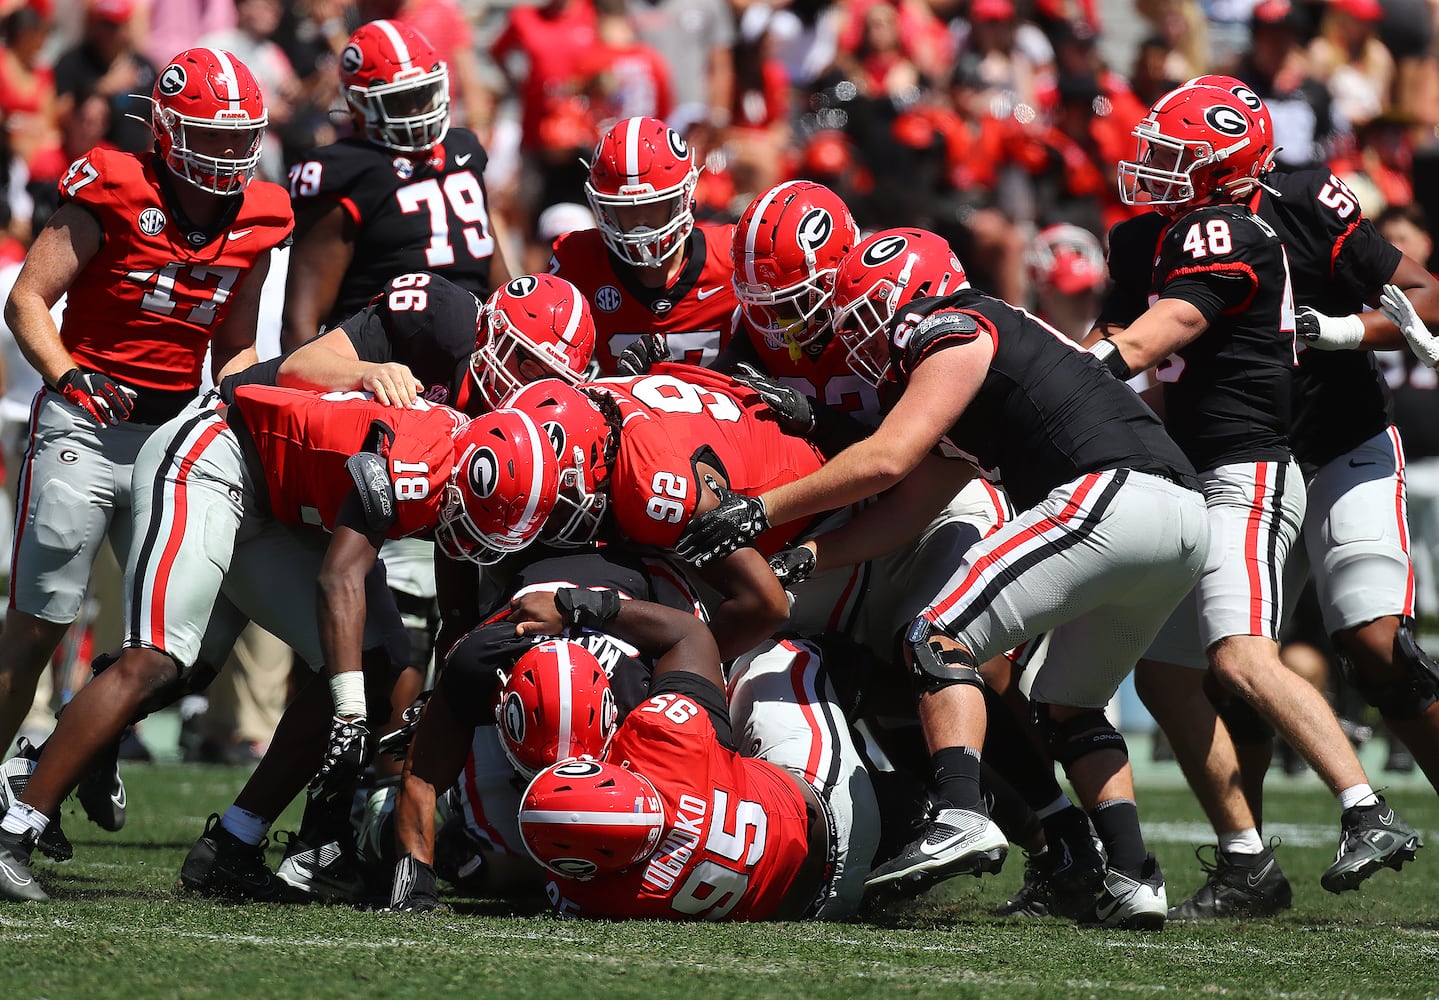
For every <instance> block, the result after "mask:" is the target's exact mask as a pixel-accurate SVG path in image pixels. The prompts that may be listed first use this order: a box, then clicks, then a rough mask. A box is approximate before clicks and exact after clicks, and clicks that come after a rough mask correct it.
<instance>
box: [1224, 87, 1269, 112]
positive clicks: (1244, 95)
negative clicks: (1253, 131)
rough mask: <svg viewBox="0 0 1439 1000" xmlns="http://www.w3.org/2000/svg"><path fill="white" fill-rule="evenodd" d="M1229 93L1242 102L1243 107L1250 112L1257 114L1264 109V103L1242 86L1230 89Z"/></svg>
mask: <svg viewBox="0 0 1439 1000" xmlns="http://www.w3.org/2000/svg"><path fill="white" fill-rule="evenodd" d="M1229 92H1230V93H1231V94H1233V95H1234V96H1235V97H1237V98H1239V99H1240V100H1241V101H1243V102H1244V106H1245V107H1246V108H1248V109H1249V110H1250V111H1254V112H1258V111H1259V110H1260V109H1261V108H1263V107H1264V102H1263V101H1261V100H1260V99H1259V95H1258V94H1256V93H1255V92H1254V91H1252V90H1250V89H1249V88H1248V87H1245V86H1243V85H1242V84H1241V85H1240V86H1238V87H1230V88H1229Z"/></svg>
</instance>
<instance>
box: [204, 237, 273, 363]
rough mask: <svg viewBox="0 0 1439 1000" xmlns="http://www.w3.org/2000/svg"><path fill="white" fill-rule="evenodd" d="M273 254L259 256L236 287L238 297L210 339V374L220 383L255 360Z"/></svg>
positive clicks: (257, 359)
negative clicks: (265, 289) (259, 326)
mask: <svg viewBox="0 0 1439 1000" xmlns="http://www.w3.org/2000/svg"><path fill="white" fill-rule="evenodd" d="M270 258H271V254H270V253H268V252H267V253H265V254H263V255H262V256H260V257H257V258H256V259H255V264H254V266H253V267H252V268H251V269H250V272H249V273H248V274H246V275H245V277H244V278H243V279H242V280H241V281H240V286H239V288H237V289H236V290H235V300H234V302H233V303H232V304H231V305H230V309H229V311H228V312H226V313H225V318H224V320H222V321H221V322H220V325H219V326H217V327H216V328H215V336H214V338H213V339H212V340H211V341H210V376H211V378H212V379H213V380H214V383H215V384H216V385H219V384H220V380H221V379H223V378H224V377H225V376H226V375H233V374H235V373H236V372H241V371H244V370H245V369H246V368H249V367H250V366H251V365H253V364H254V363H255V362H257V361H259V360H260V358H259V355H257V354H256V353H255V330H256V328H257V327H258V325H259V322H260V291H261V290H262V289H263V288H264V287H265V278H266V277H267V276H268V275H269V273H270Z"/></svg>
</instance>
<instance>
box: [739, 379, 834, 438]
mask: <svg viewBox="0 0 1439 1000" xmlns="http://www.w3.org/2000/svg"><path fill="white" fill-rule="evenodd" d="M730 377H731V378H733V379H734V380H735V381H736V382H740V383H742V384H744V385H747V386H749V387H750V388H751V389H753V390H754V391H755V392H757V393H759V398H760V399H762V400H764V405H765V406H768V407H769V408H770V411H771V412H772V413H773V415H774V422H775V423H777V424H779V426H780V429H781V430H783V431H784V432H785V433H786V434H797V435H799V436H801V437H803V436H804V435H806V434H808V433H810V432H811V431H813V430H814V407H813V406H812V405H811V404H810V401H809V397H808V396H806V395H805V394H804V393H802V392H800V391H799V390H798V389H796V388H794V387H793V386H788V385H785V384H784V383H783V382H776V381H775V380H774V379H772V378H770V377H769V376H768V375H765V374H764V373H763V372H761V371H760V370H759V369H758V368H755V367H753V366H751V365H747V364H743V363H741V364H738V365H736V366H735V371H734V374H733V375H731V376H730Z"/></svg>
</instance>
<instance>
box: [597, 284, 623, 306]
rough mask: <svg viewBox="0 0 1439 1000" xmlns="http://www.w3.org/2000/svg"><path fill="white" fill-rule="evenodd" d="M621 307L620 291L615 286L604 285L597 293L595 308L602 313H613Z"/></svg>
mask: <svg viewBox="0 0 1439 1000" xmlns="http://www.w3.org/2000/svg"><path fill="white" fill-rule="evenodd" d="M619 307H620V290H619V289H618V288H616V287H615V286H614V285H602V286H600V290H599V291H597V292H595V308H596V309H598V310H599V311H600V312H604V313H612V312H614V311H615V310H616V309H618V308H619Z"/></svg>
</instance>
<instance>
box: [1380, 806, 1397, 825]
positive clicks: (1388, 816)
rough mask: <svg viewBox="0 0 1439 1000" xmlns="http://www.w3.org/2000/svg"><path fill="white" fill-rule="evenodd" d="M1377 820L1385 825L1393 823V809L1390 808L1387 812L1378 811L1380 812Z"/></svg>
mask: <svg viewBox="0 0 1439 1000" xmlns="http://www.w3.org/2000/svg"><path fill="white" fill-rule="evenodd" d="M1379 822H1381V823H1383V824H1384V825H1385V826H1393V825H1394V810H1393V809H1391V810H1389V811H1388V812H1385V813H1380V814H1379Z"/></svg>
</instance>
